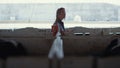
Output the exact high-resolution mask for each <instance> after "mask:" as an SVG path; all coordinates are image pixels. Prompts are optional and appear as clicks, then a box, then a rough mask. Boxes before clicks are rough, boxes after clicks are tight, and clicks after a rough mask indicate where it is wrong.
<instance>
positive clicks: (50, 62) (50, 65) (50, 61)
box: [48, 59, 53, 68]
mask: <svg viewBox="0 0 120 68" xmlns="http://www.w3.org/2000/svg"><path fill="white" fill-rule="evenodd" d="M52 62H53V60H52V59H49V65H48V66H49V67H48V68H52Z"/></svg>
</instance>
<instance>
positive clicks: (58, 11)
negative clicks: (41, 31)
mask: <svg viewBox="0 0 120 68" xmlns="http://www.w3.org/2000/svg"><path fill="white" fill-rule="evenodd" d="M61 10H64V14H65V16H66V13H65V8H63V7H61V8H58V9H57V12H56V20H55V23H56V22H57V21H58V19H59V18H58V15H59V14H60V12H61ZM64 18H65V17H64Z"/></svg>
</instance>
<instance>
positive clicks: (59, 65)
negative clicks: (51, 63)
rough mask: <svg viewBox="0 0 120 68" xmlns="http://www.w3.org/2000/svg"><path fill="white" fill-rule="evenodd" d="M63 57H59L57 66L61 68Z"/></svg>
mask: <svg viewBox="0 0 120 68" xmlns="http://www.w3.org/2000/svg"><path fill="white" fill-rule="evenodd" d="M61 61H62V59H57V68H61Z"/></svg>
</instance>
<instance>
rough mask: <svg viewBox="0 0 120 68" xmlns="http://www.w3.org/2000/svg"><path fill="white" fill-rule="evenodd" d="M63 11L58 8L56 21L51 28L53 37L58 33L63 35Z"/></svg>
mask: <svg viewBox="0 0 120 68" xmlns="http://www.w3.org/2000/svg"><path fill="white" fill-rule="evenodd" d="M65 15H66V13H65V9H64V8H59V9H58V10H57V12H56V20H55V23H54V24H53V26H52V33H53V36H56V34H57V32H60V33H61V35H64V31H65V28H64V23H63V22H62V20H63V19H64V18H65Z"/></svg>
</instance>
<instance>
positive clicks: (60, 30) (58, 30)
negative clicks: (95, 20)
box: [48, 8, 66, 68]
mask: <svg viewBox="0 0 120 68" xmlns="http://www.w3.org/2000/svg"><path fill="white" fill-rule="evenodd" d="M65 15H66V14H65V9H64V8H59V9H58V10H57V12H56V20H55V23H54V24H53V26H52V32H53V36H56V39H55V40H54V42H53V45H52V47H51V49H50V52H49V55H48V58H49V68H52V65H53V64H52V63H53V59H54V58H57V67H56V68H61V67H60V66H61V60H62V59H63V57H64V54H63V41H62V39H61V37H60V36H61V35H64V31H65V28H64V23H63V22H62V20H63V19H64V18H65Z"/></svg>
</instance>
